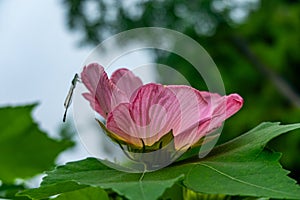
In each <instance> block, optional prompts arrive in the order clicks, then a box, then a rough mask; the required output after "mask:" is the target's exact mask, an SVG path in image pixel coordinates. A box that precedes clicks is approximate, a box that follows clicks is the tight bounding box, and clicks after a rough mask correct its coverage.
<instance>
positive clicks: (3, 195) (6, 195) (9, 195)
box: [0, 184, 29, 200]
mask: <svg viewBox="0 0 300 200" xmlns="http://www.w3.org/2000/svg"><path fill="white" fill-rule="evenodd" d="M24 189H25V187H24V185H13V184H2V185H1V186H0V199H15V200H28V199H29V198H27V197H15V194H16V193H18V192H19V191H21V190H24Z"/></svg>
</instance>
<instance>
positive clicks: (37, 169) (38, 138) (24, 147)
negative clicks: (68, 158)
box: [0, 105, 72, 183]
mask: <svg viewBox="0 0 300 200" xmlns="http://www.w3.org/2000/svg"><path fill="white" fill-rule="evenodd" d="M34 107H35V105H30V106H19V107H5V108H0V180H2V181H3V182H7V183H10V182H13V181H14V180H15V179H16V178H28V177H31V176H34V175H36V174H38V173H42V172H43V171H45V170H47V169H49V168H50V167H51V166H52V165H53V163H54V159H55V158H56V156H57V155H58V154H59V153H60V152H61V151H63V150H65V149H66V148H68V147H70V146H71V145H72V143H71V142H68V141H56V140H53V139H50V138H48V136H47V135H46V134H45V133H44V132H43V131H41V130H40V129H39V127H38V125H37V124H36V123H35V122H33V120H32V117H31V112H32V109H33V108H34Z"/></svg>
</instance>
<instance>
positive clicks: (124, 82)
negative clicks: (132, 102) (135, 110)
mask: <svg viewBox="0 0 300 200" xmlns="http://www.w3.org/2000/svg"><path fill="white" fill-rule="evenodd" d="M110 79H111V81H112V82H113V83H114V84H115V85H116V86H117V87H118V88H119V89H120V90H122V91H123V92H124V93H125V94H126V96H127V98H128V99H131V97H132V96H134V94H135V91H136V90H137V89H138V88H139V87H141V86H142V85H143V82H142V81H141V79H140V78H139V77H137V76H135V75H134V74H133V73H132V72H131V71H130V70H128V69H125V68H122V69H118V70H116V71H115V72H114V73H113V74H112V75H111V78H110Z"/></svg>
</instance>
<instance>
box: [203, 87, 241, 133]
mask: <svg viewBox="0 0 300 200" xmlns="http://www.w3.org/2000/svg"><path fill="white" fill-rule="evenodd" d="M201 94H202V95H203V96H204V97H205V98H206V101H207V102H208V103H209V104H210V105H211V107H212V113H211V115H212V116H211V118H212V121H211V124H210V129H215V128H218V127H220V126H221V125H222V123H223V121H225V120H226V119H227V118H229V117H231V116H232V115H233V114H235V113H236V112H237V111H239V110H240V109H241V107H242V106H243V98H242V97H240V96H239V95H238V94H230V95H228V96H220V95H219V94H215V93H208V92H201Z"/></svg>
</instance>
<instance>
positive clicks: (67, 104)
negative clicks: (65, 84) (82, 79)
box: [63, 74, 79, 122]
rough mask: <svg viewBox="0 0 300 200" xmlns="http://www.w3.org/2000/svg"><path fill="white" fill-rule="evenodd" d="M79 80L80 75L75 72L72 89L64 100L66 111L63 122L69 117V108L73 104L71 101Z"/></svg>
mask: <svg viewBox="0 0 300 200" xmlns="http://www.w3.org/2000/svg"><path fill="white" fill-rule="evenodd" d="M78 81H79V76H78V74H75V76H74V78H73V79H72V82H71V87H70V90H69V92H68V95H67V97H66V100H65V102H64V106H65V109H66V110H65V113H64V117H63V122H65V121H66V118H67V111H68V108H69V107H70V105H71V102H72V96H73V92H74V89H75V87H76V83H77V82H78Z"/></svg>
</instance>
